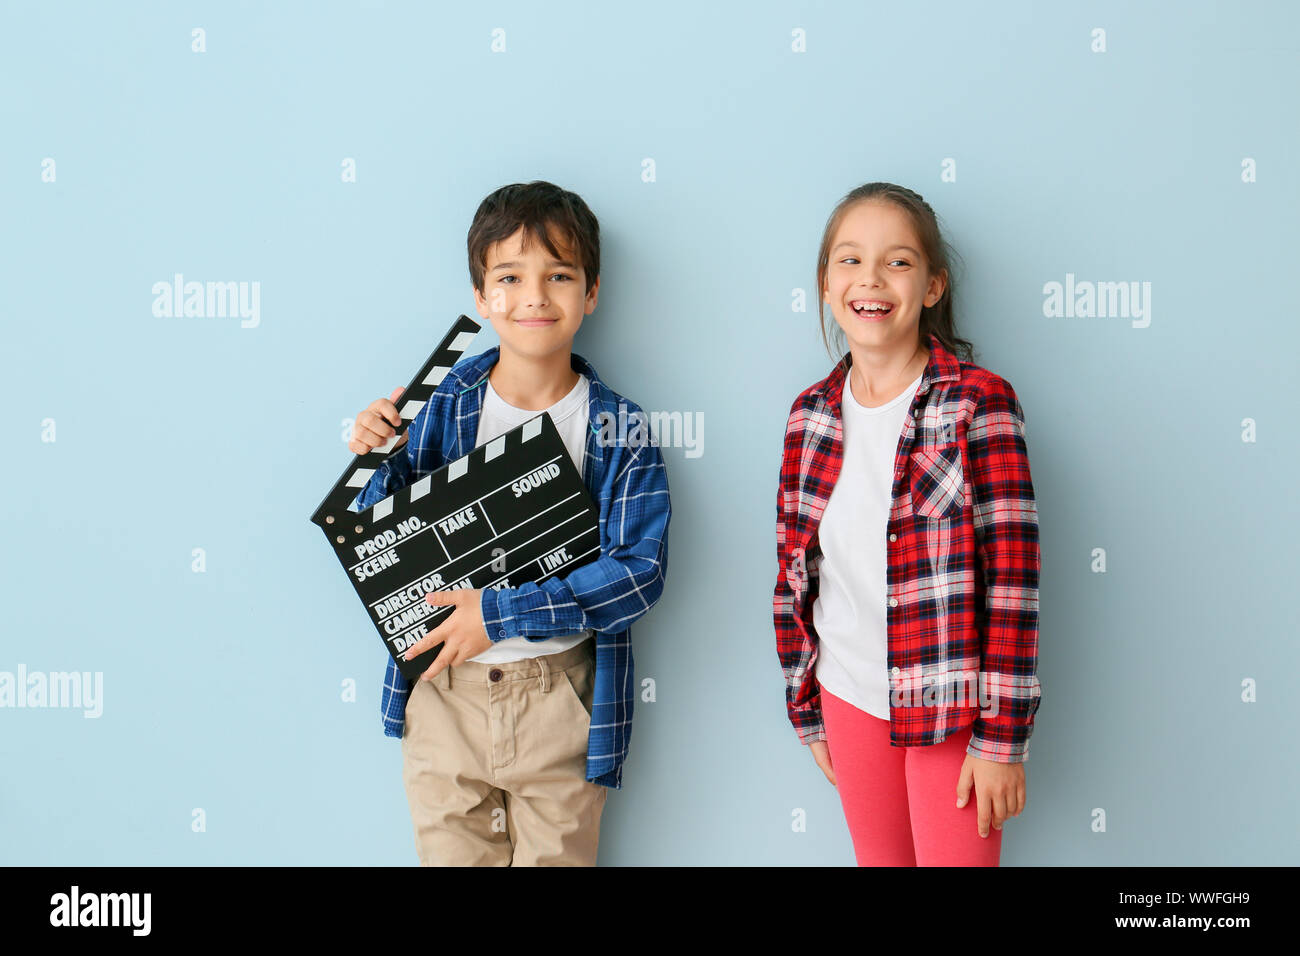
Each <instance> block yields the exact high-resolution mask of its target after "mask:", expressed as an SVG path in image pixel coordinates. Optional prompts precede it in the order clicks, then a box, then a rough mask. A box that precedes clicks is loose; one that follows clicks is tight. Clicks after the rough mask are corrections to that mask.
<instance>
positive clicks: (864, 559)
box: [813, 372, 924, 720]
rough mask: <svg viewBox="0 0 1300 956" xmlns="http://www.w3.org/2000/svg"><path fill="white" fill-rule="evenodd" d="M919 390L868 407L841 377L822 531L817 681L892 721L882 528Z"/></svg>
mask: <svg viewBox="0 0 1300 956" xmlns="http://www.w3.org/2000/svg"><path fill="white" fill-rule="evenodd" d="M923 374H924V372H922V375H923ZM920 385H921V375H918V376H917V377H916V378H915V379H913V380H912V384H911V385H909V386H908V387H907V388H905V389H903V391H902V393H901V394H899V396H898V397H897V398H895V399H893V400H892V401H890V402H888V403H887V404H885V405H881V406H880V407H879V408H867V407H866V406H864V405H861V404H859V403H858V400H857V399H856V398H854V397H853V389H852V388H851V387H850V385H849V376H848V375H846V376H844V394H843V397H842V399H841V401H840V407H841V409H842V412H841V416H840V417H841V420H842V423H843V428H844V460H843V464H842V466H841V468H840V476H839V478H838V480H837V481H836V482H835V487H834V489H832V491H831V496H830V499H829V500H828V501H827V503H826V510H825V512H824V513H823V514H822V520H821V524H820V525H819V527H818V540H819V541H820V544H821V551H822V553H821V556H820V558H819V559H818V560H819V564H818V569H817V573H818V576H819V578H820V585H819V589H818V594H817V599H816V600H815V601H814V602H813V627H814V628H815V629H816V631H817V641H818V645H819V646H818V651H817V664H816V668H815V671H816V675H817V680H818V682H820V683H821V684H823V685H824V686H825V687H826V689H827V690H829V691H830V692H831V693H832V694H834V695H835V696H836V697H839V698H840V699H841V700H845V701H848V702H849V703H850V704H852V705H853V706H854V707H857V708H858V709H859V710H864V711H866V712H867V713H868V714H871V716H873V717H878V718H880V719H881V720H888V719H889V656H888V647H889V640H888V627H887V620H886V613H887V606H886V602H887V600H888V588H887V586H886V577H885V550H886V544H885V534H886V531H885V529H886V528H887V527H888V525H889V508H890V504H891V502H892V500H893V494H892V492H893V483H894V456H895V454H897V452H898V441H899V438H900V437H901V436H902V433H903V423H904V422H905V421H906V420H907V411H908V408H909V407H910V406H911V403H912V398H913V396H915V395H916V390H917V388H919V387H920Z"/></svg>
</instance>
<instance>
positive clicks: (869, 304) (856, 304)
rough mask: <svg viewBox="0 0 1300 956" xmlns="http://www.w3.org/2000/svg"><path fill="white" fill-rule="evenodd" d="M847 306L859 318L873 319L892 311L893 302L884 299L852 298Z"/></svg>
mask: <svg viewBox="0 0 1300 956" xmlns="http://www.w3.org/2000/svg"><path fill="white" fill-rule="evenodd" d="M849 308H851V309H852V310H853V313H854V314H855V315H856V316H857V317H858V318H860V319H866V320H867V321H873V320H876V319H883V318H884V317H885V316H887V315H889V314H890V313H892V312H893V311H894V304H893V303H892V302H886V301H885V300H884V299H854V300H853V301H852V302H850V303H849Z"/></svg>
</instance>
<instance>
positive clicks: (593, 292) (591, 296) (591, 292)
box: [585, 276, 600, 315]
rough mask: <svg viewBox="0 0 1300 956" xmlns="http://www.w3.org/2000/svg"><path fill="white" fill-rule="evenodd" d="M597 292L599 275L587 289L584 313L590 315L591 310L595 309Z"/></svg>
mask: <svg viewBox="0 0 1300 956" xmlns="http://www.w3.org/2000/svg"><path fill="white" fill-rule="evenodd" d="M599 292H600V276H596V281H595V282H593V283H592V284H591V288H590V289H588V290H587V303H586V305H587V308H586V312H585V314H587V315H591V313H592V311H593V310H595V308H596V297H597V295H598V293H599Z"/></svg>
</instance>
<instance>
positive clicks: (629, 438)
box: [595, 402, 704, 458]
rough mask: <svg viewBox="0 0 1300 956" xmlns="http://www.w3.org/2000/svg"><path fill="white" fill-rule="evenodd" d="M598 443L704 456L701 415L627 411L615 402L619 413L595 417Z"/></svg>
mask: <svg viewBox="0 0 1300 956" xmlns="http://www.w3.org/2000/svg"><path fill="white" fill-rule="evenodd" d="M595 427H596V428H598V429H599V434H598V437H597V441H598V442H599V443H600V444H601V446H602V447H609V446H611V445H618V446H625V447H630V448H639V447H641V446H642V445H646V444H651V445H655V446H657V447H660V448H664V447H667V448H682V449H685V452H686V457H687V458H699V457H700V456H701V455H703V454H704V413H703V412H667V411H652V412H643V411H641V410H640V409H638V410H636V411H629V410H628V407H627V405H626V404H625V403H623V402H619V403H618V413H617V414H615V413H613V412H608V411H602V412H599V413H598V414H597V416H596V422H595Z"/></svg>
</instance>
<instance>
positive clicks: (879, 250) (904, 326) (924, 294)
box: [822, 200, 944, 348]
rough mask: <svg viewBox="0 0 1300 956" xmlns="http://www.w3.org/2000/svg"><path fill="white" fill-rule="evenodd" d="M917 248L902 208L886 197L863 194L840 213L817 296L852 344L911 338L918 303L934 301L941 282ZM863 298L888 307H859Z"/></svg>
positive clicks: (880, 344) (895, 343)
mask: <svg viewBox="0 0 1300 956" xmlns="http://www.w3.org/2000/svg"><path fill="white" fill-rule="evenodd" d="M920 250H921V241H920V239H918V238H917V235H916V230H915V229H913V228H912V222H911V220H910V219H909V218H908V215H907V213H905V212H904V211H903V210H902V209H899V208H898V207H897V206H896V205H894V204H893V203H891V202H880V201H875V200H867V201H864V202H860V203H856V204H855V205H854V206H853V207H852V208H851V209H849V211H848V212H847V213H845V215H844V218H843V219H842V220H840V226H839V230H838V231H837V232H836V234H835V237H834V238H833V239H832V240H831V252H830V258H829V260H828V261H827V264H826V286H825V287H824V288H823V289H822V300H823V301H824V302H827V303H828V304H829V305H830V307H831V311H832V312H833V313H834V315H835V321H836V322H838V323H839V325H840V328H841V329H843V330H844V335H845V336H846V337H847V338H848V340H849V343H850V344H851V345H856V346H858V347H862V348H887V347H890V346H898V347H902V346H903V345H905V344H907V343H909V342H910V343H913V344H914V343H915V342H916V339H917V334H918V333H917V329H918V326H919V324H920V321H921V307H922V306H923V305H925V306H930V305H934V304H935V303H936V302H938V301H939V299H940V298H941V297H942V295H943V287H944V283H943V279H942V278H940V277H938V276H932V275H930V273H929V269H928V268H927V265H926V261H925V258H924V257H923V256H922V255H921V251H920ZM868 304H887V305H889V306H890V309H889V310H888V311H887V312H872V311H866V310H865V309H862V308H860V307H865V306H866V305H868ZM855 306H857V307H859V308H855ZM921 344H922V345H924V344H925V343H924V342H923V343H921Z"/></svg>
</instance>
